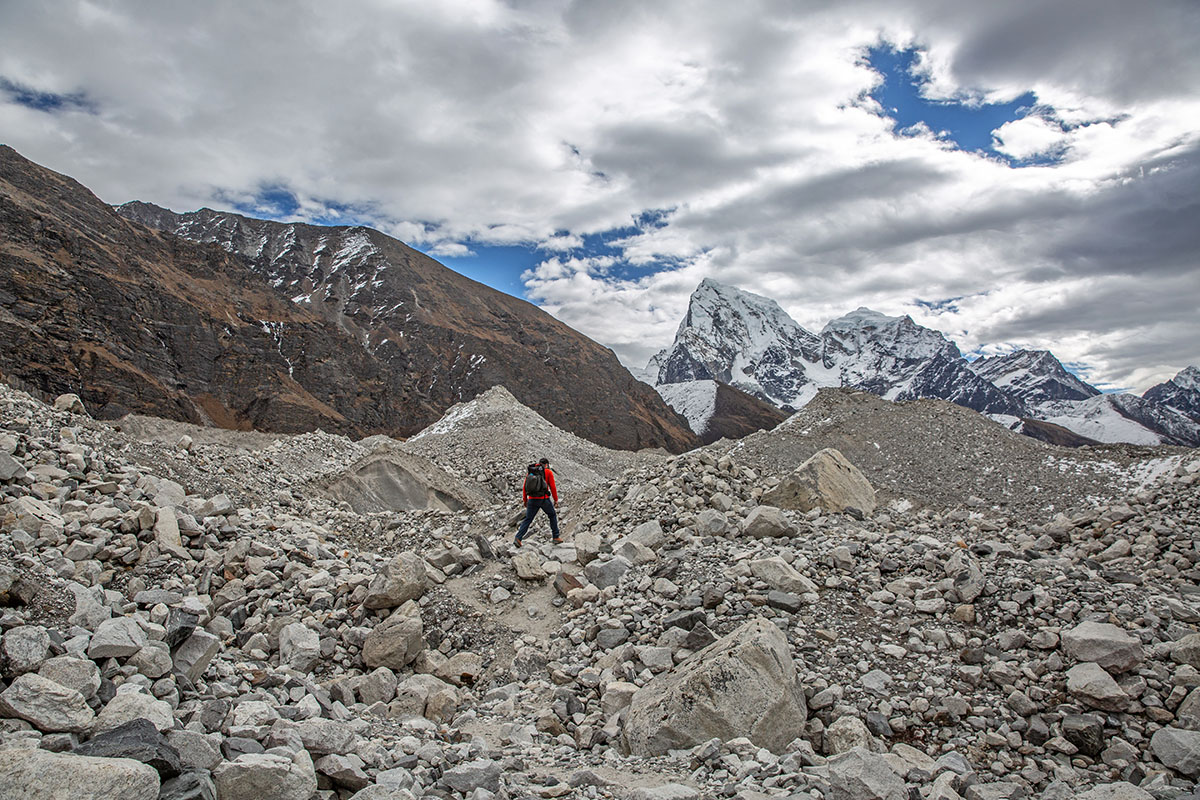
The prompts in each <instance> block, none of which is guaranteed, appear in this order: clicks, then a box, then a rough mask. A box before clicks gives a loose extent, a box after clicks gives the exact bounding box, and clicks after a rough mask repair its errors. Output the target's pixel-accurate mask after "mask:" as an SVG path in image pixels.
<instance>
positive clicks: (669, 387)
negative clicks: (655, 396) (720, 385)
mask: <svg viewBox="0 0 1200 800" xmlns="http://www.w3.org/2000/svg"><path fill="white" fill-rule="evenodd" d="M655 388H656V389H657V390H658V393H659V395H661V396H662V399H663V400H665V401H666V403H667V405H669V406H670V407H671V408H673V409H675V410H676V411H677V412H678V413H680V414H682V415H683V416H684V417H686V418H687V421H688V426H689V427H690V428H691V429H692V432H693V433H696V434H698V435H703V434H704V432H705V431H706V430H707V429H708V423H709V420H711V419H712V416H713V414H714V413H715V412H716V410H717V382H716V381H687V382H685V383H664V384H663V385H662V386H658V387H655Z"/></svg>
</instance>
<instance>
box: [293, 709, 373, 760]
mask: <svg viewBox="0 0 1200 800" xmlns="http://www.w3.org/2000/svg"><path fill="white" fill-rule="evenodd" d="M296 733H297V734H299V736H300V741H302V742H303V743H304V749H305V750H307V751H308V752H310V753H312V754H313V755H316V756H327V755H330V754H333V753H348V752H351V751H353V750H354V749H356V748H357V747H358V734H357V733H355V732H354V729H353V728H352V727H350V726H349V725H347V724H346V723H344V722H336V721H334V720H331V719H322V718H320V717H318V718H316V719H306V720H304V721H303V722H301V723H299V724H298V725H297V726H296Z"/></svg>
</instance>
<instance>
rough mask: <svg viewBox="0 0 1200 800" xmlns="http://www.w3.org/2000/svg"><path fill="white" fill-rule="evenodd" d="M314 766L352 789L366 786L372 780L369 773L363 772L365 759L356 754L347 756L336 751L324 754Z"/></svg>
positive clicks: (331, 778) (334, 780) (340, 784)
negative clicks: (368, 775)
mask: <svg viewBox="0 0 1200 800" xmlns="http://www.w3.org/2000/svg"><path fill="white" fill-rule="evenodd" d="M314 766H315V767H316V769H317V772H319V773H321V774H322V775H325V776H326V777H328V778H329V779H330V780H332V781H333V782H334V783H336V784H337V785H338V786H341V787H343V788H346V789H349V790H350V791H358V790H359V789H363V788H366V786H367V785H368V784H369V783H370V782H371V779H370V778H368V777H367V773H365V772H363V766H364V765H363V760H362V759H361V758H359V757H358V756H356V755H354V754H350V755H348V756H346V755H340V754H337V753H334V754H331V755H327V756H322V757H321V758H318V759H317V761H316V764H315V765H314Z"/></svg>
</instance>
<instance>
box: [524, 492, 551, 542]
mask: <svg viewBox="0 0 1200 800" xmlns="http://www.w3.org/2000/svg"><path fill="white" fill-rule="evenodd" d="M539 508H540V509H541V510H542V511H545V512H546V516H547V517H549V518H550V532H551V533H553V534H554V538H555V539H557V538H559V536H558V514H557V513H555V511H554V503H552V502H551V501H550V498H549V497H537V498H533V497H531V498H529V502H528V503H526V504H525V519H524V520H522V522H521V527H520V528H519V529H518V530H517V541H518V542H519V541H521V540H522V539H524V538H525V534H526V532H528V530H529V523H531V522H533V518H534V516H535V515H536V514H537V512H538V509H539Z"/></svg>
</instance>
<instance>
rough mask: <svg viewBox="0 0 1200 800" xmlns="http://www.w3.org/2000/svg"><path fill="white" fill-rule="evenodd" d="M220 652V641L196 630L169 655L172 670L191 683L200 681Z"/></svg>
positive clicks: (199, 629) (201, 630) (201, 629)
mask: <svg viewBox="0 0 1200 800" xmlns="http://www.w3.org/2000/svg"><path fill="white" fill-rule="evenodd" d="M220 650H221V640H220V639H218V638H217V637H216V636H213V635H212V634H211V633H209V632H208V631H206V630H204V629H203V628H196V629H195V630H194V631H192V633H191V635H190V636H188V638H187V639H186V640H184V642H183V643H182V644H180V645H179V646H178V647H176V648H175V651H174V652H173V653H171V659H172V662H173V664H174V666H173V667H172V669H173V670H174V671H175V672H176V673H177V674H179V675H182V676H184V677H185V678H187V679H188V680H189V681H191V682H192V683H195V682H196V681H198V680H200V676H201V675H203V674H204V670H206V669H208V665H209V664H210V663H212V660H213V658H214V657H215V656H216V655H217V653H218V652H220Z"/></svg>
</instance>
